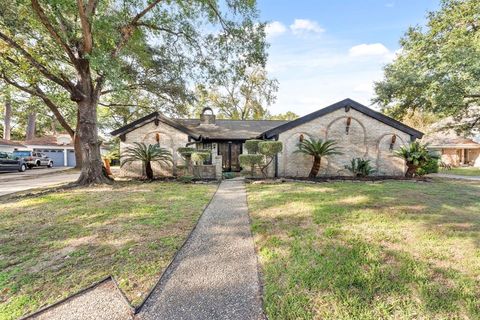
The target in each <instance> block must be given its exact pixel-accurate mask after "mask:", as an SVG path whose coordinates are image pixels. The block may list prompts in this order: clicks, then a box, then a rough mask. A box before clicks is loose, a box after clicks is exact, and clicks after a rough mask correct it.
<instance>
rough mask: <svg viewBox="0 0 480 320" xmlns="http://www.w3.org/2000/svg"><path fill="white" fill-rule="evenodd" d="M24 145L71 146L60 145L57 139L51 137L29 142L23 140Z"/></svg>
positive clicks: (37, 138) (68, 144)
mask: <svg viewBox="0 0 480 320" xmlns="http://www.w3.org/2000/svg"><path fill="white" fill-rule="evenodd" d="M24 144H26V145H32V146H59V145H67V146H72V145H73V144H72V142H70V143H67V144H61V143H59V142H58V137H56V136H53V135H48V136H43V137H35V138H33V139H30V140H25V142H24Z"/></svg>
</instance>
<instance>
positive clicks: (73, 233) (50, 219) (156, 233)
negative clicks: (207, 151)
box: [0, 182, 216, 319]
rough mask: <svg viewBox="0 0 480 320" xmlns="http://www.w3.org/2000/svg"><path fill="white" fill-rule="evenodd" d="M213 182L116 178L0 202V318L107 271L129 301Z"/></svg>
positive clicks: (153, 274) (143, 289) (175, 244)
mask: <svg viewBox="0 0 480 320" xmlns="http://www.w3.org/2000/svg"><path fill="white" fill-rule="evenodd" d="M215 189H216V185H193V184H191V185H185V184H179V183H175V182H154V183H142V182H118V183H116V184H115V185H113V186H106V187H95V188H82V189H70V190H65V191H58V192H55V193H48V194H45V195H40V196H36V197H24V198H20V199H4V200H2V202H1V203H0V206H1V207H2V210H1V213H0V319H15V318H18V317H19V316H21V315H24V314H26V313H30V312H32V311H35V310H37V309H39V308H40V307H42V306H45V305H47V304H51V303H53V302H55V301H58V300H60V299H61V298H64V297H66V296H68V295H70V294H72V293H74V292H76V291H78V290H80V289H82V288H84V287H86V286H88V285H90V284H92V283H94V282H96V281H98V280H100V279H102V278H104V277H106V276H108V275H113V276H114V277H115V278H116V279H117V281H118V283H119V285H120V287H121V288H122V290H123V291H124V292H125V294H126V296H127V298H128V299H129V300H130V301H131V302H132V303H133V304H134V305H135V304H138V303H140V302H141V301H142V299H143V298H144V297H145V295H146V294H147V293H148V291H149V289H151V287H152V286H153V285H154V283H155V281H156V280H157V278H158V277H159V276H160V274H161V273H162V272H163V270H164V268H165V267H166V266H167V264H168V263H169V262H170V260H171V258H172V256H173V254H174V253H175V252H176V250H177V249H178V248H179V247H180V245H181V244H182V243H183V241H184V240H185V238H186V236H187V235H188V233H189V232H190V230H191V229H192V227H193V225H194V224H195V222H196V221H197V219H198V217H199V216H200V214H201V212H202V211H203V209H204V207H205V205H206V204H207V203H208V201H209V200H210V198H211V197H212V195H213V193H214V191H215Z"/></svg>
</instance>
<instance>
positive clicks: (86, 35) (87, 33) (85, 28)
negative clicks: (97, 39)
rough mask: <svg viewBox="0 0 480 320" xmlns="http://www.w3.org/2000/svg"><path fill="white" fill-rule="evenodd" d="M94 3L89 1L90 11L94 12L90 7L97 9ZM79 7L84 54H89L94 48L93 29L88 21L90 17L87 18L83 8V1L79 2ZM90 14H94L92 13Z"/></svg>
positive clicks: (91, 0) (78, 0)
mask: <svg viewBox="0 0 480 320" xmlns="http://www.w3.org/2000/svg"><path fill="white" fill-rule="evenodd" d="M92 3H93V4H92ZM94 3H95V1H94V0H90V1H89V3H88V6H89V9H88V10H93V9H92V8H90V7H93V8H95V5H94ZM77 6H78V15H79V17H80V24H81V25H82V33H83V51H84V53H87V54H89V53H91V52H92V48H93V38H92V29H91V26H90V22H89V21H88V16H87V13H86V10H85V8H84V6H83V0H77ZM90 14H92V12H90Z"/></svg>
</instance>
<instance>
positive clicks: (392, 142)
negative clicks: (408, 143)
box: [390, 134, 397, 150]
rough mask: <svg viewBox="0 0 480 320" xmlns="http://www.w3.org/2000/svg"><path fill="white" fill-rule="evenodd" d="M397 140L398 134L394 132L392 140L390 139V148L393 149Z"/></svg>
mask: <svg viewBox="0 0 480 320" xmlns="http://www.w3.org/2000/svg"><path fill="white" fill-rule="evenodd" d="M396 141H397V135H396V134H394V135H393V136H392V141H390V150H393V146H394V145H395V142H396Z"/></svg>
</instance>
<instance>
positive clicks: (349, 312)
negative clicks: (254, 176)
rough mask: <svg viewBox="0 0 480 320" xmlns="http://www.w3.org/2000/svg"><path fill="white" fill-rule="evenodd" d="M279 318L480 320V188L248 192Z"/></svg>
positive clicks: (266, 188) (372, 186) (364, 186)
mask: <svg viewBox="0 0 480 320" xmlns="http://www.w3.org/2000/svg"><path fill="white" fill-rule="evenodd" d="M248 203H249V209H250V214H251V217H252V230H253V232H254V236H255V242H256V246H257V251H258V253H259V261H260V263H261V267H262V277H263V281H264V301H265V309H266V312H267V315H268V316H269V318H271V319H413V318H416V319H478V318H480V183H478V182H477V183H475V182H467V181H434V182H431V183H417V182H414V181H385V182H382V183H345V182H334V183H329V184H328V185H325V184H306V183H284V184H272V185H261V184H258V185H255V184H251V185H249V186H248Z"/></svg>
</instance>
